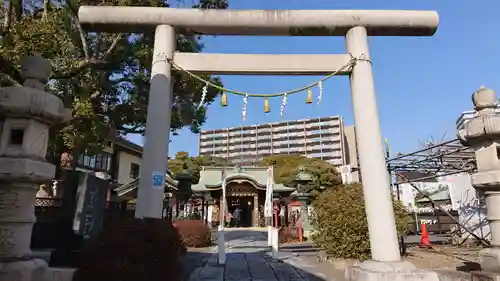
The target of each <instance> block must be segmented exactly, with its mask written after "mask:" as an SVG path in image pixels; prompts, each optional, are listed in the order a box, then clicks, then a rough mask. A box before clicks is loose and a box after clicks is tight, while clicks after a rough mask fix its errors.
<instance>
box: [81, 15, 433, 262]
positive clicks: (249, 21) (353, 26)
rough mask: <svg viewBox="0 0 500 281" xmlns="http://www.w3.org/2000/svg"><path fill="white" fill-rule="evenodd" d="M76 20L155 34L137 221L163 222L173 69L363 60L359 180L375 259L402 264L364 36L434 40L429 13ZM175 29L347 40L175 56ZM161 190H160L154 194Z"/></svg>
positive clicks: (313, 65) (353, 75)
mask: <svg viewBox="0 0 500 281" xmlns="http://www.w3.org/2000/svg"><path fill="white" fill-rule="evenodd" d="M78 15H79V19H80V22H81V23H82V24H84V26H85V27H87V28H90V29H92V30H94V31H113V32H133V31H141V30H147V29H151V28H153V27H156V33H155V40H154V51H153V66H152V69H151V88H150V92H149V105H148V115H147V122H146V140H145V144H144V154H143V158H142V167H141V172H140V186H139V194H138V201H137V209H136V216H137V217H161V212H162V204H163V183H162V184H161V187H159V186H158V184H159V183H160V180H161V179H163V176H161V175H163V174H164V171H165V165H166V164H165V163H167V154H168V143H169V142H168V140H169V133H170V119H171V112H170V108H171V102H172V83H171V82H172V77H171V71H172V66H171V64H170V63H169V62H168V60H172V61H173V62H174V63H175V64H177V65H178V66H180V67H182V68H183V69H185V70H188V71H191V72H193V73H210V74H238V75H241V74H251V75H255V74H262V75H324V74H330V73H332V72H335V71H336V70H339V69H340V68H341V66H343V65H345V64H346V63H347V62H349V60H350V59H351V56H352V57H355V58H362V60H358V61H357V62H356V64H355V65H354V66H353V67H352V68H351V69H349V70H350V71H345V72H344V73H342V74H345V75H350V84H351V95H352V104H353V108H354V119H355V126H356V141H357V145H358V151H359V162H360V170H361V176H362V179H363V187H364V189H363V190H364V197H365V204H366V213H367V218H368V227H369V234H370V243H371V251H372V257H373V259H374V260H376V261H381V262H393V261H400V254H399V247H398V238H397V234H396V227H395V221H394V211H393V208H392V201H391V191H390V188H389V186H390V179H389V176H388V175H387V171H386V166H385V158H384V148H383V144H382V136H381V132H380V122H379V117H378V111H377V102H376V97H375V87H374V83H373V76H372V65H371V62H370V54H369V49H368V36H432V35H433V34H434V33H435V32H436V30H437V26H438V23H439V17H438V14H437V13H436V12H434V11H386V10H230V9H229V10H201V9H176V8H152V7H105V6H99V7H89V6H84V7H81V8H80V10H79V13H78ZM176 28H179V29H180V28H182V29H183V30H190V31H194V32H196V33H198V34H205V35H270V36H271V35H277V36H280V35H281V36H283V35H284V36H345V38H346V46H347V54H337V55H333V54H325V55H263V54H259V55H249V54H207V53H201V54H199V53H179V52H176V51H175V50H176V46H175V43H176V40H175V31H176ZM155 187H159V188H155Z"/></svg>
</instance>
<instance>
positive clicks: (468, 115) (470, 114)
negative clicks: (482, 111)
mask: <svg viewBox="0 0 500 281" xmlns="http://www.w3.org/2000/svg"><path fill="white" fill-rule="evenodd" d="M495 113H500V107H497V108H495ZM476 116H477V111H475V110H468V111H464V112H462V114H460V117H458V119H457V121H456V127H457V130H461V129H463V128H464V126H465V124H466V123H467V122H469V120H470V119H472V118H474V117H476Z"/></svg>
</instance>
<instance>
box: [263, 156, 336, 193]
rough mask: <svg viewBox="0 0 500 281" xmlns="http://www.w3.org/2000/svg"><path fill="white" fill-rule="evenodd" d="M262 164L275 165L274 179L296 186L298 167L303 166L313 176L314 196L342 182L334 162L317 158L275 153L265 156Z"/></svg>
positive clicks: (311, 189) (312, 188)
mask: <svg viewBox="0 0 500 281" xmlns="http://www.w3.org/2000/svg"><path fill="white" fill-rule="evenodd" d="M260 165H264V166H274V167H275V170H274V180H275V181H276V182H277V183H281V184H284V185H286V186H295V185H296V184H295V183H294V179H295V176H296V174H297V169H298V168H299V167H300V166H303V167H304V168H305V170H306V172H308V173H309V174H311V175H312V176H313V179H314V180H313V182H311V183H310V184H309V185H308V190H309V192H311V194H312V195H313V196H315V195H317V194H318V193H319V192H320V191H321V190H325V189H327V188H330V187H333V186H337V185H339V184H340V183H341V180H340V176H339V173H338V172H337V168H336V167H335V166H333V165H332V164H330V163H328V162H326V161H323V160H320V159H315V158H308V157H305V156H302V155H274V156H269V157H266V158H264V159H263V160H262V161H261V163H260Z"/></svg>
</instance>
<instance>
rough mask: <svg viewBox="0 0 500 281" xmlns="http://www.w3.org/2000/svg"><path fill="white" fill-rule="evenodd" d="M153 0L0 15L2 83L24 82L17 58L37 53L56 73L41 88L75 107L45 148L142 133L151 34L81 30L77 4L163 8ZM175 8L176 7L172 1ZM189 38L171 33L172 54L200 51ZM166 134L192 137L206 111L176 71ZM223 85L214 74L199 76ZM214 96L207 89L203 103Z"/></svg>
mask: <svg viewBox="0 0 500 281" xmlns="http://www.w3.org/2000/svg"><path fill="white" fill-rule="evenodd" d="M170 4H172V3H167V2H166V1H153V0H133V1H118V0H102V1H99V2H96V1H91V0H65V1H60V0H52V1H51V0H44V1H23V0H7V1H6V2H5V3H4V7H5V9H4V10H3V11H1V12H0V13H1V14H2V18H3V19H4V20H3V22H4V25H3V27H2V28H1V30H0V86H7V85H16V84H22V83H23V80H22V77H21V75H20V65H19V63H20V59H21V58H22V57H24V56H27V55H33V54H35V53H40V54H42V56H43V57H45V58H46V59H49V60H50V61H51V63H52V66H53V68H54V73H53V75H52V77H51V81H49V83H48V86H47V88H48V89H49V90H51V91H52V92H53V93H54V94H56V95H58V96H59V97H61V98H62V99H63V101H64V104H65V106H66V107H69V108H71V109H72V110H73V115H74V116H73V119H72V120H71V121H70V123H69V124H65V125H64V126H62V127H61V128H56V130H54V131H53V132H52V134H51V148H52V149H53V150H55V151H57V152H58V153H59V154H60V153H62V152H65V151H73V150H77V151H81V150H84V149H85V150H87V151H89V152H92V151H97V150H100V149H102V148H103V147H105V146H106V145H107V144H108V141H110V140H111V141H112V140H113V139H114V137H116V136H117V135H124V134H129V133H138V134H142V133H143V132H144V126H145V120H146V109H147V103H148V92H149V79H150V74H149V71H150V69H151V64H152V61H153V57H152V46H153V37H154V36H153V35H154V34H153V31H148V32H144V33H140V34H139V33H135V34H131V33H124V34H109V33H101V32H87V31H85V30H83V29H82V28H81V26H80V24H79V21H78V17H77V12H78V8H79V7H80V6H82V5H111V6H121V5H132V6H151V7H168V6H170ZM174 4H175V3H174ZM227 5H228V3H227V0H200V2H199V3H197V4H196V5H195V7H199V8H203V9H225V8H227ZM202 49H203V45H202V43H201V42H200V38H199V36H197V35H195V34H189V33H188V34H183V35H180V34H179V35H177V50H178V51H181V52H200V51H201V50H202ZM173 76H174V81H175V83H174V97H173V103H172V123H171V129H172V131H173V132H174V133H175V132H176V131H177V130H178V129H181V128H183V127H189V128H190V129H191V131H193V132H198V131H199V129H200V126H201V125H203V123H204V122H205V121H206V118H207V116H206V113H207V107H206V106H203V107H202V108H201V109H200V110H197V107H198V104H199V101H200V98H201V93H202V88H203V86H204V84H203V83H201V82H199V81H197V80H194V79H192V78H191V77H189V76H187V75H186V74H184V73H182V72H174V73H173ZM204 78H206V79H209V80H211V81H212V82H214V83H215V84H218V85H221V81H220V79H219V78H217V77H210V76H208V75H207V76H204ZM219 94H220V92H219V91H218V90H216V89H214V88H209V90H208V93H207V96H206V105H209V104H210V103H212V102H213V101H214V99H215V98H216V97H217V95H219Z"/></svg>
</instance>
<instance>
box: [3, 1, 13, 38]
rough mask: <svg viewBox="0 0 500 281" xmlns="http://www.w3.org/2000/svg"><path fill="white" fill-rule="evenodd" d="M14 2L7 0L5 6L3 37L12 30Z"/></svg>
mask: <svg viewBox="0 0 500 281" xmlns="http://www.w3.org/2000/svg"><path fill="white" fill-rule="evenodd" d="M12 8H13V7H12V1H11V0H7V1H6V2H5V5H4V12H3V16H4V18H3V28H2V36H5V35H6V34H7V33H8V32H9V29H10V24H11V20H12Z"/></svg>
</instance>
